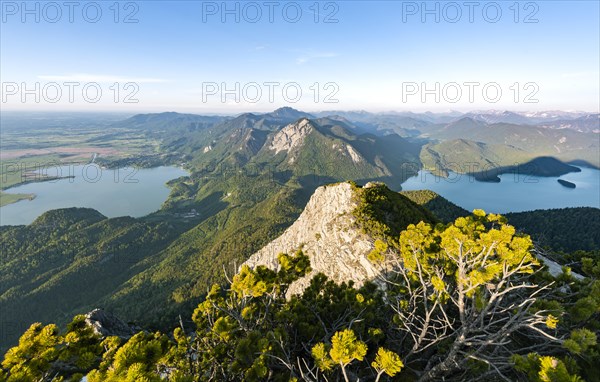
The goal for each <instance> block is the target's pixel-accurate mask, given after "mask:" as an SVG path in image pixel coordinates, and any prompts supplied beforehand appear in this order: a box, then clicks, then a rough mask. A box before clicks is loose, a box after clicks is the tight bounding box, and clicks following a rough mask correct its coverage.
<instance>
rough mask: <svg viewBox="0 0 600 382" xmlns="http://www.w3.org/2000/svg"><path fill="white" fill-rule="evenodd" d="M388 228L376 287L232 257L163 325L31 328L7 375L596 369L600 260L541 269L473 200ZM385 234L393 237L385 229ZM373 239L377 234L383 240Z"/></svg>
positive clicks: (465, 373)
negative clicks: (169, 327)
mask: <svg viewBox="0 0 600 382" xmlns="http://www.w3.org/2000/svg"><path fill="white" fill-rule="evenodd" d="M395 236H396V235H390V238H393V241H391V242H388V244H390V245H389V246H388V249H387V250H386V251H388V252H387V253H386V256H384V257H382V258H379V259H374V261H384V262H387V265H388V266H389V268H388V269H391V270H392V271H391V272H388V273H387V274H386V278H385V279H386V282H387V288H386V289H385V290H382V289H379V288H376V287H375V286H374V285H371V284H367V285H365V286H363V287H362V288H360V289H355V288H354V287H353V285H352V284H351V283H350V284H341V285H337V284H335V283H332V282H331V281H327V280H326V278H325V277H324V276H323V275H317V276H316V277H315V278H314V279H313V280H312V282H311V284H310V285H309V286H308V288H307V289H306V290H305V291H304V293H303V294H302V295H299V296H293V297H291V298H290V299H286V297H285V295H286V290H287V287H288V286H289V285H290V284H291V283H292V282H293V281H294V280H296V279H297V278H299V277H303V276H304V275H305V274H306V273H307V272H309V271H310V264H309V262H308V257H307V256H305V255H304V254H303V253H302V252H301V251H299V252H297V253H296V254H294V255H291V256H290V255H286V254H280V255H279V263H280V267H279V269H278V270H277V271H273V270H269V269H267V268H264V267H258V268H256V269H250V268H248V267H243V268H242V269H241V270H240V272H239V273H238V274H237V275H236V276H235V277H233V279H232V282H231V284H229V285H227V286H219V285H214V286H213V287H212V288H211V289H210V291H209V293H208V294H207V296H206V298H205V300H204V301H203V302H201V303H200V304H199V305H198V306H197V308H196V309H195V311H194V313H193V315H192V322H190V323H184V322H181V323H180V325H179V326H178V327H177V328H175V329H174V330H173V331H172V332H171V334H164V333H160V332H155V333H149V332H139V333H137V334H135V335H133V336H132V337H130V338H128V339H122V338H119V337H114V336H107V337H100V336H99V335H98V334H95V333H94V332H93V331H92V330H91V328H90V327H89V326H87V325H86V324H85V317H83V316H76V317H75V318H74V320H73V321H72V323H71V324H70V325H69V326H68V327H67V329H66V331H64V332H62V331H60V330H59V329H58V328H57V327H56V326H55V325H53V324H50V325H47V326H43V325H41V324H39V323H36V324H34V325H32V326H31V327H30V328H29V329H28V330H27V331H25V333H24V334H23V335H22V336H21V339H20V341H19V344H18V345H17V346H15V347H13V348H12V349H10V350H9V351H8V352H7V353H6V355H5V357H4V360H3V361H2V364H1V365H2V366H1V369H0V379H3V380H6V381H8V382H13V381H19V382H21V381H22V382H28V381H67V380H69V381H79V379H80V378H81V377H82V376H83V375H87V378H88V381H90V382H100V381H102V382H105V381H132V382H133V381H142V380H144V381H161V380H169V381H211V380H219V381H266V380H272V381H301V380H302V381H313V382H317V381H332V380H341V381H356V380H360V381H384V380H392V379H393V380H409V381H411V380H412V381H437V380H446V381H467V380H477V379H478V380H489V381H493V380H526V379H527V380H530V381H557V382H560V381H581V380H589V381H593V380H597V379H598V378H600V369H599V368H598V364H600V356H599V353H598V350H600V349H598V343H597V334H598V331H599V330H600V327H599V326H598V321H597V319H598V316H599V314H600V283H599V282H598V281H597V277H598V276H600V271H599V269H600V265H599V264H598V263H597V262H596V263H594V262H593V260H589V261H588V260H585V263H586V267H585V272H586V275H587V276H589V277H588V278H585V279H583V280H576V279H574V278H572V277H571V276H569V272H568V270H566V271H565V273H564V274H563V275H560V276H559V277H557V278H553V277H551V276H550V275H549V274H548V273H546V272H544V271H543V270H541V269H540V266H539V262H538V260H537V259H536V258H535V256H534V255H533V253H532V252H531V250H532V243H531V240H530V239H529V238H528V237H527V236H522V235H519V234H516V233H515V229H514V228H513V227H511V226H509V225H507V224H506V221H505V219H504V218H503V217H501V216H498V215H486V214H485V213H483V211H475V213H474V215H472V216H469V217H466V218H459V219H457V220H456V221H455V222H454V223H452V224H447V225H441V224H438V225H436V226H433V225H431V224H427V223H419V224H417V225H410V226H408V228H407V229H406V230H404V231H402V232H401V233H399V235H397V237H395ZM394 237H395V238H394ZM384 240H385V239H384Z"/></svg>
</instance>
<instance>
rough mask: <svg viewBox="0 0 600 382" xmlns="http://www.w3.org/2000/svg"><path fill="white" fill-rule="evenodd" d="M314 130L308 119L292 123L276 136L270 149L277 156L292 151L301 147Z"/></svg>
mask: <svg viewBox="0 0 600 382" xmlns="http://www.w3.org/2000/svg"><path fill="white" fill-rule="evenodd" d="M313 129H314V127H313V126H312V123H311V122H310V120H308V119H307V118H302V119H300V120H298V121H296V122H294V123H290V124H289V125H287V126H285V127H284V128H283V129H281V130H280V131H279V132H278V133H277V134H275V136H274V137H273V141H272V142H271V145H270V146H269V149H270V150H271V151H275V154H277V153H279V152H280V151H290V150H292V149H294V148H296V147H300V146H301V145H302V143H303V142H304V139H305V138H306V136H307V135H309V134H310V133H311V132H312V131H313Z"/></svg>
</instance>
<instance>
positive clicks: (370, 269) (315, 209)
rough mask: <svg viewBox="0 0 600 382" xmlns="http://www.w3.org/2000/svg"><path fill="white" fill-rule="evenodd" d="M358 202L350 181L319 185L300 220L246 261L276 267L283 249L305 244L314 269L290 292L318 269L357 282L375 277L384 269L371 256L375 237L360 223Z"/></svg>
mask: <svg viewBox="0 0 600 382" xmlns="http://www.w3.org/2000/svg"><path fill="white" fill-rule="evenodd" d="M370 186H371V185H370ZM357 204H358V198H357V195H356V190H355V189H354V188H353V186H352V185H351V184H350V183H339V184H335V185H329V186H322V187H319V188H317V190H316V191H315V193H314V194H313V195H312V197H311V198H310V200H309V202H308V204H307V205H306V208H305V209H304V211H303V212H302V214H301V215H300V217H299V218H298V220H296V222H295V223H294V224H293V225H292V226H290V227H289V228H288V229H287V230H286V231H285V232H284V233H283V234H282V235H281V236H280V237H278V238H277V239H275V240H274V241H272V242H271V243H269V244H267V245H266V246H265V247H264V248H262V249H261V250H259V251H258V252H256V253H255V254H254V255H252V256H251V257H250V258H249V259H248V260H247V261H246V262H245V263H244V264H247V265H248V266H250V267H251V268H253V267H256V266H259V265H264V266H266V267H268V268H271V269H276V268H277V267H278V263H277V255H278V254H279V253H288V254H292V253H294V252H296V250H298V249H299V248H302V251H303V252H304V254H305V255H307V256H308V257H309V258H310V263H311V268H312V272H311V273H310V274H308V275H307V276H305V277H304V278H302V279H300V280H298V281H296V282H295V283H293V284H292V285H291V286H290V289H289V291H288V295H293V294H299V293H301V292H302V291H303V290H304V289H305V288H306V287H307V286H308V285H309V283H310V280H311V279H312V278H313V276H315V275H316V274H317V273H323V274H325V275H326V276H327V277H328V278H329V279H331V280H333V281H335V282H337V283H341V282H344V281H346V282H347V281H350V280H353V281H354V282H355V285H357V286H360V285H362V284H363V283H364V282H366V281H368V280H373V279H375V278H376V277H377V275H378V274H380V270H379V269H378V268H377V267H376V266H375V265H373V264H372V263H371V262H370V261H369V260H368V259H367V255H368V254H369V253H370V252H371V251H372V250H373V248H374V240H373V238H371V237H370V236H368V235H366V234H365V233H363V232H362V230H361V229H360V228H359V227H358V226H357V224H356V218H355V217H354V215H353V211H354V209H355V208H356V207H357Z"/></svg>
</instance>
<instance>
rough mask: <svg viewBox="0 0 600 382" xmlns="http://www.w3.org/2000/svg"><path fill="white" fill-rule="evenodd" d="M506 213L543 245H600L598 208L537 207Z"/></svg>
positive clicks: (585, 248) (582, 247) (573, 247)
mask: <svg viewBox="0 0 600 382" xmlns="http://www.w3.org/2000/svg"><path fill="white" fill-rule="evenodd" d="M506 217H507V218H508V220H509V221H510V223H511V224H513V225H514V226H515V227H518V228H519V229H521V230H523V231H524V232H526V233H527V234H529V235H531V237H532V238H533V240H534V242H536V244H538V245H540V246H544V247H549V248H552V249H553V250H555V251H564V252H572V251H577V250H583V251H592V250H598V249H600V209H598V208H590V207H578V208H560V209H552V210H536V211H527V212H517V213H509V214H506Z"/></svg>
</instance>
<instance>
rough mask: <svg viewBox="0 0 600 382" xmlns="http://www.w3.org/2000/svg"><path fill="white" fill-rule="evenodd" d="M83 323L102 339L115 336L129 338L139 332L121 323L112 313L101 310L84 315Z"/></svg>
mask: <svg viewBox="0 0 600 382" xmlns="http://www.w3.org/2000/svg"><path fill="white" fill-rule="evenodd" d="M85 323H86V324H87V325H89V326H90V327H91V328H92V329H93V330H94V332H95V333H96V334H98V335H100V336H102V337H108V336H117V337H121V338H130V337H131V336H133V335H134V334H135V333H136V332H138V331H140V330H138V329H137V328H133V327H131V326H129V325H127V324H126V323H125V322H123V321H122V320H121V319H120V318H118V317H117V316H115V315H114V314H112V313H109V312H107V311H104V310H102V309H94V310H92V311H91V312H89V313H87V314H86V315H85Z"/></svg>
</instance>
